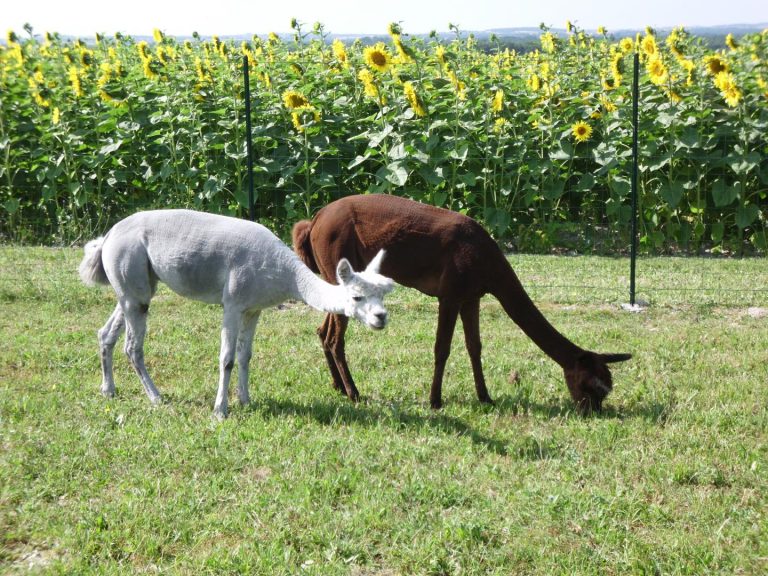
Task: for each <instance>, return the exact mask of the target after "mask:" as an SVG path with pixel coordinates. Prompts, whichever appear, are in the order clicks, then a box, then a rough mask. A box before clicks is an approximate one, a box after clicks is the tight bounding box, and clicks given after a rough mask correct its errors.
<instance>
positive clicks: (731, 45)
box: [725, 34, 739, 50]
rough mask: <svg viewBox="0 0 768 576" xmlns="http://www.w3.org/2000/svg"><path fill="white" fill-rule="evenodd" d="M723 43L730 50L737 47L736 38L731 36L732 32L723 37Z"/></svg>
mask: <svg viewBox="0 0 768 576" xmlns="http://www.w3.org/2000/svg"><path fill="white" fill-rule="evenodd" d="M725 44H726V46H728V48H730V49H731V50H738V49H739V45H738V44H737V43H736V40H735V39H734V38H733V34H728V36H726V37H725Z"/></svg>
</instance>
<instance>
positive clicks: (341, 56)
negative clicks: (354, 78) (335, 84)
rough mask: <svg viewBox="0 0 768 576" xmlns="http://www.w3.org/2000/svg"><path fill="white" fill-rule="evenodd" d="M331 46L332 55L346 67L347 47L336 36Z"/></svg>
mask: <svg viewBox="0 0 768 576" xmlns="http://www.w3.org/2000/svg"><path fill="white" fill-rule="evenodd" d="M331 48H332V49H333V55H334V56H336V60H338V61H339V62H341V64H342V66H344V67H345V68H347V67H348V66H349V61H348V59H347V49H346V47H345V46H344V42H342V41H341V40H339V39H338V38H336V40H334V41H333V44H332V45H331Z"/></svg>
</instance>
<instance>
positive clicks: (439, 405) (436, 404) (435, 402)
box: [429, 400, 443, 410]
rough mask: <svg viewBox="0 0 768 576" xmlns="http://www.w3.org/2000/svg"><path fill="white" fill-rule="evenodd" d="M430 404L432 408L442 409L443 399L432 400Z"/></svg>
mask: <svg viewBox="0 0 768 576" xmlns="http://www.w3.org/2000/svg"><path fill="white" fill-rule="evenodd" d="M429 404H430V406H431V407H432V410H440V409H441V408H442V407H443V401H442V400H432V401H431V402H430V403H429Z"/></svg>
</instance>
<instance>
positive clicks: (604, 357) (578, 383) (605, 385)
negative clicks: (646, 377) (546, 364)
mask: <svg viewBox="0 0 768 576" xmlns="http://www.w3.org/2000/svg"><path fill="white" fill-rule="evenodd" d="M630 358H632V355H631V354H597V353H595V352H588V351H584V352H583V353H582V354H581V355H580V356H579V357H578V359H577V360H576V364H574V365H573V366H572V367H571V368H565V369H564V372H565V382H566V383H567V384H568V390H569V391H570V393H571V397H572V398H573V401H574V402H575V403H576V407H577V408H578V409H579V412H581V413H582V414H589V413H590V412H593V411H594V412H599V411H600V410H602V408H603V399H604V398H605V397H606V396H608V394H609V393H610V391H611V390H612V389H613V378H612V377H611V371H610V370H609V369H608V364H610V363H612V362H623V361H625V360H629V359H630Z"/></svg>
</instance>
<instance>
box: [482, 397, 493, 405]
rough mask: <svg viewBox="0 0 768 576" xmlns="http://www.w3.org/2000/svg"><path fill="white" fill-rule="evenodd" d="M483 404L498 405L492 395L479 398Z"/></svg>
mask: <svg viewBox="0 0 768 576" xmlns="http://www.w3.org/2000/svg"><path fill="white" fill-rule="evenodd" d="M479 400H480V403H481V404H486V405H487V406H496V402H494V401H493V398H491V397H490V396H484V397H482V398H479Z"/></svg>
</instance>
